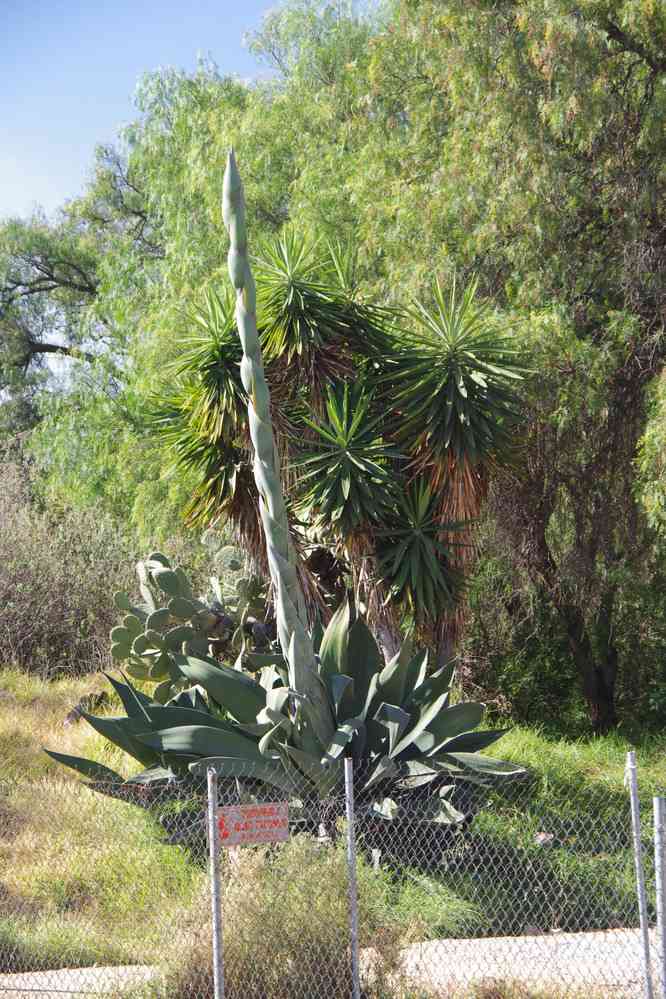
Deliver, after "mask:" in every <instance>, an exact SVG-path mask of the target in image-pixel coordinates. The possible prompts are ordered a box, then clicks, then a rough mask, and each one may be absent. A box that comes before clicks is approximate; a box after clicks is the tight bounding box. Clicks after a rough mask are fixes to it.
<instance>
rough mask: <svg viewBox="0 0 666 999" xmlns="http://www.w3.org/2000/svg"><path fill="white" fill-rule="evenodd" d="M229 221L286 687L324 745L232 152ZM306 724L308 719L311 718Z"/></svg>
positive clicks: (303, 722) (321, 690)
mask: <svg viewBox="0 0 666 999" xmlns="http://www.w3.org/2000/svg"><path fill="white" fill-rule="evenodd" d="M222 207H223V216H224V224H225V226H226V228H227V230H228V232H229V238H230V246H229V255H228V267H229V277H230V279H231V283H232V285H233V287H234V289H235V292H236V326H237V328H238V335H239V337H240V341H241V346H242V348H243V357H242V360H241V379H242V382H243V386H244V388H245V391H246V392H247V396H248V421H249V427H250V437H251V439H252V445H253V452H254V457H253V470H254V479H255V482H256V484H257V490H258V492H259V511H260V515H261V522H262V525H263V529H264V534H265V537H266V548H267V552H268V566H269V571H270V575H271V581H272V583H273V587H274V590H275V598H276V617H277V628H278V637H279V640H280V646H281V648H282V652H283V654H284V657H285V659H286V660H287V663H288V666H289V685H290V687H291V688H292V690H294V691H295V692H296V693H297V694H298V695H299V701H300V699H302V705H303V707H304V708H305V712H304V713H302V712H301V708H300V707H299V708H298V709H297V715H300V717H299V718H297V721H298V723H299V728H300V731H301V735H302V741H303V742H304V743H305V744H308V745H309V747H310V748H314V747H313V745H312V737H313V736H314V738H315V739H316V740H317V741H318V742H319V744H320V746H321V747H322V748H325V747H326V746H328V744H329V743H330V740H331V737H332V735H333V732H334V725H333V718H332V716H331V710H330V707H329V703H328V697H327V694H326V690H325V687H324V685H323V684H322V682H321V680H320V678H319V675H318V672H317V665H316V661H315V654H314V648H313V645H312V641H311V639H310V635H309V633H308V630H307V619H306V612H305V600H304V598H303V592H302V590H301V587H300V583H299V581H298V575H297V573H296V567H295V553H294V551H293V546H292V545H291V542H290V537H289V522H288V519H287V510H286V507H285V502H284V496H283V493H282V486H281V483H280V472H279V461H278V457H277V449H276V446H275V436H274V433H273V424H272V421H271V412H270V392H269V389H268V383H267V382H266V376H265V374H264V366H263V361H262V356H261V346H260V343H259V336H258V333H257V318H256V308H257V297H256V289H255V283H254V278H253V276H252V271H251V269H250V263H249V258H248V252H247V232H246V226H245V202H244V197H243V185H242V183H241V178H240V174H239V172H238V167H237V166H236V159H235V156H234V152H233V150H231V152H230V153H229V156H228V159H227V167H226V170H225V173H224V185H223V194H222ZM308 722H309V724H308Z"/></svg>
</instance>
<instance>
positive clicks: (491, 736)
mask: <svg viewBox="0 0 666 999" xmlns="http://www.w3.org/2000/svg"><path fill="white" fill-rule="evenodd" d="M509 731H510V730H509V729H508V728H504V729H494V730H493V731H490V730H489V731H483V732H463V734H462V735H457V736H456V737H455V739H451V740H450V741H448V742H444V743H443V744H442V747H441V750H442V752H444V753H453V752H455V753H476V752H478V751H479V750H481V749H486V748H487V747H488V746H492V744H493V743H494V742H497V740H498V739H501V738H502V736H503V735H506V734H507V732H509Z"/></svg>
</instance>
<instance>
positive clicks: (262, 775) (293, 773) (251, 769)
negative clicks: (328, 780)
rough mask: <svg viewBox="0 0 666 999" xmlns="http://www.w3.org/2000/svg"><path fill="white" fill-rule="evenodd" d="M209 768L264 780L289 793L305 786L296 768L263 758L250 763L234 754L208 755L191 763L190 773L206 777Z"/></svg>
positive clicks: (249, 778) (227, 773)
mask: <svg viewBox="0 0 666 999" xmlns="http://www.w3.org/2000/svg"><path fill="white" fill-rule="evenodd" d="M209 768H212V769H213V770H215V771H216V772H217V773H218V774H219V775H220V776H221V777H237V778H246V779H247V780H260V781H264V782H265V783H266V784H270V785H271V786H272V787H276V788H278V789H279V790H280V791H283V792H285V793H287V794H294V793H298V792H299V791H300V790H302V789H303V787H304V782H303V778H302V776H301V774H300V773H299V772H298V771H297V770H296V769H295V768H291V769H290V770H289V771H287V770H285V768H284V765H283V764H282V763H274V762H273V761H272V760H266V759H263V758H260V759H259V760H253V761H252V763H251V764H248V763H247V762H246V761H245V760H239V759H238V758H236V757H232V756H208V757H205V758H204V759H202V760H196V761H195V762H193V763H190V765H189V771H190V773H191V774H193V775H194V776H196V777H205V776H206V774H207V773H208V770H209Z"/></svg>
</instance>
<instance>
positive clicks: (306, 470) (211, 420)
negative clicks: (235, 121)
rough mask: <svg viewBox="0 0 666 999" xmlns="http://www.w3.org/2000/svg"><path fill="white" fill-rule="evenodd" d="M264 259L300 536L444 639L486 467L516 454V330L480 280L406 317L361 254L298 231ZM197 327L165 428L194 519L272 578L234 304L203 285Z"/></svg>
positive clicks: (265, 308) (270, 365)
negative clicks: (371, 283)
mask: <svg viewBox="0 0 666 999" xmlns="http://www.w3.org/2000/svg"><path fill="white" fill-rule="evenodd" d="M253 266H254V269H255V271H256V274H257V291H256V314H255V322H256V328H257V336H258V342H259V345H260V346H261V350H262V354H263V359H264V362H265V366H266V378H267V384H268V385H269V386H270V390H271V398H272V407H271V421H272V426H273V434H274V439H275V446H276V448H277V460H278V464H277V466H276V470H277V474H278V475H279V477H280V479H281V482H282V484H283V486H284V487H285V493H286V494H287V495H288V499H289V503H288V510H289V520H290V523H289V531H290V536H291V539H292V543H294V544H295V545H296V546H297V547H298V548H299V549H301V550H305V551H306V552H307V551H308V550H309V549H310V550H311V549H315V548H324V549H326V550H327V551H329V552H330V553H331V554H332V556H334V557H335V558H337V559H339V560H340V562H341V564H344V565H346V567H347V572H348V576H347V584H348V585H350V586H352V587H353V588H354V589H355V590H356V592H357V593H358V594H359V596H360V598H361V599H363V600H364V601H365V603H366V605H367V606H368V607H369V613H370V616H371V620H373V619H374V615H375V613H376V612H377V609H378V608H382V614H384V615H386V614H388V615H389V617H391V618H392V619H393V621H394V622H396V627H397V622H399V621H400V620H402V619H404V617H405V615H407V616H409V618H410V619H411V620H413V621H414V622H415V623H416V625H417V627H418V628H419V630H420V633H421V634H422V635H423V637H424V639H430V638H433V637H434V636H436V635H437V634H438V629H441V624H442V621H446V620H447V619H448V618H450V617H451V616H452V615H455V611H456V606H457V604H458V603H459V600H460V595H461V592H462V590H463V584H464V575H465V572H464V570H465V565H466V563H468V562H469V560H470V557H471V553H472V550H473V548H472V539H471V535H470V527H471V525H473V523H474V521H475V519H476V518H477V517H478V515H479V512H480V509H481V503H482V500H483V498H484V495H485V492H486V489H487V486H488V481H489V476H490V474H491V472H492V469H493V468H494V467H495V466H496V465H500V464H502V463H506V462H509V461H512V460H513V459H514V455H515V451H516V449H515V443H514V442H515V437H516V435H515V428H516V422H517V420H518V414H519V406H518V399H517V395H516V386H517V384H518V382H519V380H520V378H521V375H522V372H523V370H524V361H523V359H522V357H521V356H520V355H519V352H518V351H517V348H516V346H515V343H514V341H513V337H512V333H511V328H510V325H509V324H507V323H506V322H504V321H503V320H502V318H501V317H499V316H498V315H497V314H496V313H495V312H494V311H493V310H492V309H491V308H490V307H489V306H488V305H487V303H485V302H484V301H483V300H482V298H481V297H480V295H479V293H478V288H477V285H476V282H475V281H474V280H471V281H470V282H469V283H468V284H466V285H464V286H463V285H461V284H460V282H457V281H456V280H455V279H454V280H453V281H452V282H451V284H450V287H449V288H448V289H444V287H443V286H442V285H440V283H439V282H438V281H437V280H435V281H434V285H433V290H432V295H431V300H430V301H428V300H424V301H422V302H415V303H413V304H412V306H411V307H409V308H407V309H404V310H399V309H396V308H391V309H389V308H386V307H379V306H378V305H376V304H374V303H366V302H363V301H362V300H361V296H360V292H359V273H360V266H359V262H358V259H357V254H356V252H355V249H354V247H353V245H344V244H341V243H337V244H333V243H325V242H317V241H316V240H314V239H312V238H310V237H309V236H307V235H305V236H303V235H300V234H298V233H297V232H296V230H295V229H294V228H291V227H290V228H287V229H285V230H284V231H283V232H282V233H281V234H280V235H279V236H277V237H275V239H274V240H273V241H272V242H265V243H263V244H262V245H261V246H260V248H259V251H258V253H257V256H256V258H253ZM189 328H190V329H191V333H190V334H189V335H188V336H186V337H184V339H183V352H182V354H181V357H180V359H179V362H178V367H177V370H176V371H175V384H176V388H175V389H173V388H171V389H169V391H168V392H166V393H165V398H164V400H163V408H162V413H161V417H160V422H159V424H158V429H159V430H160V432H161V433H162V434H163V435H164V440H165V443H166V445H167V446H168V447H169V452H170V453H171V454H172V455H173V458H174V460H175V462H176V463H178V464H182V465H185V466H187V467H188V468H189V469H190V470H191V471H192V470H193V471H194V472H195V474H196V477H197V479H198V485H197V487H196V489H195V492H194V495H193V498H192V502H191V503H190V506H189V509H188V516H189V518H190V522H191V523H193V524H198V525H201V526H206V527H208V526H210V525H211V524H215V523H216V524H220V523H222V522H226V523H227V524H228V525H229V526H231V527H232V528H233V529H234V530H235V532H236V537H237V539H238V541H239V544H240V545H241V546H242V547H243V549H244V551H245V552H246V554H247V556H248V557H249V558H250V559H251V561H252V562H253V564H254V566H255V568H257V569H258V571H261V572H264V573H267V572H268V558H267V552H266V546H265V540H264V535H263V532H262V531H261V530H259V492H258V490H257V488H256V485H255V483H254V476H253V474H252V470H251V466H252V451H251V446H250V428H249V425H248V417H247V412H246V405H247V395H246V392H245V389H244V387H243V384H242V379H241V377H240V348H239V340H238V329H237V324H236V316H235V303H234V300H233V297H232V296H231V297H230V296H229V294H228V293H227V291H226V290H224V289H222V288H221V287H219V286H218V285H217V284H214V283H213V284H211V285H209V286H207V287H206V288H205V289H204V290H203V291H202V292H201V297H200V301H199V304H198V305H195V306H193V307H192V311H191V314H190V319H189ZM406 553H408V554H406ZM403 554H405V558H403V557H402V555H403ZM315 582H316V577H315ZM320 598H321V599H324V600H325V599H326V592H325V587H324V586H323V584H322V586H321V591H320Z"/></svg>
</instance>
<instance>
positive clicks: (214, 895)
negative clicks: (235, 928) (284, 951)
mask: <svg viewBox="0 0 666 999" xmlns="http://www.w3.org/2000/svg"><path fill="white" fill-rule="evenodd" d="M207 776H208V852H209V857H210V898H211V905H212V909H213V911H212V917H213V984H214V995H215V999H224V957H223V951H222V899H221V894H222V893H221V891H220V830H219V826H218V816H217V771H216V770H215V769H214V768H213V767H209V768H208V772H207Z"/></svg>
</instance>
